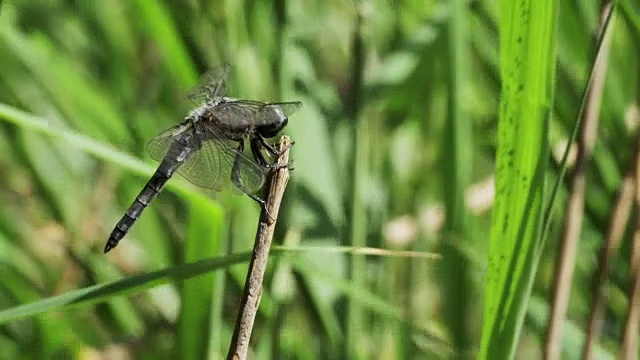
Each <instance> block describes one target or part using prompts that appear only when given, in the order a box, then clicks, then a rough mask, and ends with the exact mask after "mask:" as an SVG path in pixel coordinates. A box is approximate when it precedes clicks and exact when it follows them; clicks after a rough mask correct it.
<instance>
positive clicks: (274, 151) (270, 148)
mask: <svg viewBox="0 0 640 360" xmlns="http://www.w3.org/2000/svg"><path fill="white" fill-rule="evenodd" d="M256 135H257V138H258V141H259V142H260V145H262V146H264V148H265V149H267V151H269V152H270V153H272V154H273V155H276V156H280V155H282V153H283V152H285V151H287V150H288V149H289V148H290V147H292V146H293V144H295V143H296V142H295V141H292V142H291V143H290V144H289V145H287V146H286V147H285V148H284V149H282V150H278V149H276V148H275V147H274V146H273V145H271V144H269V143H268V142H267V139H265V138H264V136H262V135H260V134H256Z"/></svg>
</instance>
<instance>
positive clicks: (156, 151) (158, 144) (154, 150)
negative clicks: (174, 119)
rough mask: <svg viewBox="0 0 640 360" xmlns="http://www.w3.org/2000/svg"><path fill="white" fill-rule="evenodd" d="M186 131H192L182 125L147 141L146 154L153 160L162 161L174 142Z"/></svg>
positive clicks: (187, 126)
mask: <svg viewBox="0 0 640 360" xmlns="http://www.w3.org/2000/svg"><path fill="white" fill-rule="evenodd" d="M187 131H192V127H191V126H190V125H186V124H184V123H182V124H178V125H176V126H173V127H171V128H169V129H167V130H165V131H163V132H161V133H160V134H158V135H157V136H156V137H154V138H153V139H151V140H150V141H149V143H148V144H147V152H148V153H149V155H151V158H152V159H153V160H156V161H162V159H164V157H165V156H166V155H167V152H168V151H169V148H170V147H171V145H172V144H173V142H174V140H176V139H177V138H179V137H180V136H182V135H184V134H185V132H187Z"/></svg>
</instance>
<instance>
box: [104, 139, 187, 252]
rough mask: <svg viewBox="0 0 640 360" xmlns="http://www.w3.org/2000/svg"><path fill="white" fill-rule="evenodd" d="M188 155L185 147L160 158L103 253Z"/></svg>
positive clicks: (123, 232)
mask: <svg viewBox="0 0 640 360" xmlns="http://www.w3.org/2000/svg"><path fill="white" fill-rule="evenodd" d="M190 155H191V151H190V149H188V148H185V149H184V150H183V151H182V152H180V153H179V154H178V156H176V157H175V158H174V157H172V156H170V154H168V155H167V157H165V158H164V160H162V162H161V163H160V166H159V167H158V170H156V172H155V173H154V174H153V176H151V179H149V181H148V182H147V184H146V185H145V186H144V188H143V189H142V191H140V194H138V196H137V197H136V199H135V200H134V201H133V203H132V204H131V206H129V209H127V211H126V212H125V213H124V216H123V217H122V218H121V219H120V221H118V223H117V224H116V226H115V228H114V229H113V231H112V232H111V236H109V240H108V241H107V244H106V245H105V247H104V252H105V253H106V252H108V251H109V250H111V249H113V248H114V247H116V245H118V243H119V242H120V240H122V238H123V237H124V236H125V235H126V234H127V233H128V232H129V230H130V229H131V227H132V226H133V223H135V222H136V220H138V218H139V217H140V215H141V214H142V211H144V209H145V208H146V207H147V206H148V205H149V203H151V200H153V198H155V197H156V195H158V193H159V192H160V190H162V187H163V186H164V184H165V183H166V182H167V180H169V178H170V177H171V176H172V175H173V173H174V172H175V171H176V170H177V169H178V167H179V166H180V165H182V163H184V162H185V160H186V159H187V158H188V157H189V156H190Z"/></svg>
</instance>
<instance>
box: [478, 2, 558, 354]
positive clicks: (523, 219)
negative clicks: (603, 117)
mask: <svg viewBox="0 0 640 360" xmlns="http://www.w3.org/2000/svg"><path fill="white" fill-rule="evenodd" d="M500 12H501V17H500V51H501V53H500V72H501V78H502V91H501V92H502V93H501V108H500V121H499V124H498V149H497V152H498V154H497V169H496V176H497V178H496V206H495V208H494V211H493V222H492V232H491V242H490V250H489V263H488V269H487V279H486V287H485V303H484V323H483V328H482V342H481V347H480V354H479V356H478V358H479V359H510V358H512V357H513V354H514V351H515V347H516V344H517V341H518V337H519V335H520V329H521V327H522V323H523V320H524V315H525V311H526V308H527V304H528V298H529V296H530V292H531V286H532V283H533V279H534V277H535V273H536V270H537V267H538V263H539V259H540V254H539V252H538V251H536V250H537V249H538V248H539V244H540V242H541V241H542V236H541V234H542V231H541V230H542V215H543V205H544V190H545V172H546V168H547V160H548V157H549V146H548V139H547V137H548V128H549V118H550V115H551V106H552V102H553V84H554V83H553V77H554V72H555V58H556V56H555V47H556V40H555V37H556V36H555V29H556V21H557V13H558V4H557V1H553V0H543V1H518V2H512V1H509V0H502V1H501V2H500Z"/></svg>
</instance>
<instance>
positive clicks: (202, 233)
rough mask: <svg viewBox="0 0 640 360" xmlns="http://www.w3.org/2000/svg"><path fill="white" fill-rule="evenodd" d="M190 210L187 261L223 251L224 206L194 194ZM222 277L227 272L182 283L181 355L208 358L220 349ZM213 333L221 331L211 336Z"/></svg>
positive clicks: (185, 259) (186, 357)
mask: <svg viewBox="0 0 640 360" xmlns="http://www.w3.org/2000/svg"><path fill="white" fill-rule="evenodd" d="M189 213H190V215H189V226H188V230H187V232H188V234H187V239H188V241H187V243H186V246H185V254H184V261H185V263H191V262H195V261H199V260H202V259H206V258H210V257H214V256H216V255H219V254H220V253H221V252H223V251H224V250H223V247H224V240H223V236H222V234H223V224H225V221H224V214H223V211H222V208H221V207H220V206H217V205H214V204H213V203H211V202H210V201H209V200H208V199H206V198H203V197H192V198H191V201H190V211H189ZM223 281H224V274H220V273H215V274H214V273H211V274H207V275H205V276H201V277H198V278H195V279H190V280H187V281H185V282H184V284H183V285H182V289H181V290H182V291H181V298H182V302H181V310H180V320H179V323H178V326H179V329H178V334H179V337H180V339H179V340H180V342H179V345H178V346H179V351H178V353H179V354H180V357H181V358H182V359H205V358H207V353H208V352H209V351H214V352H215V351H217V350H219V348H220V338H219V336H220V329H219V327H221V326H222V324H221V323H220V322H219V319H220V317H221V316H220V314H219V313H220V312H221V311H222V297H221V296H219V297H218V298H217V299H215V298H214V294H216V293H217V294H220V295H221V294H222V293H221V291H219V288H220V287H221V286H223ZM216 313H217V314H216ZM216 315H217V316H216ZM214 317H215V318H217V319H218V322H217V323H216V324H213V323H212V318H214ZM213 327H217V328H218V329H214V328H213ZM213 333H216V334H218V335H217V336H216V337H212V334H213Z"/></svg>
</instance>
